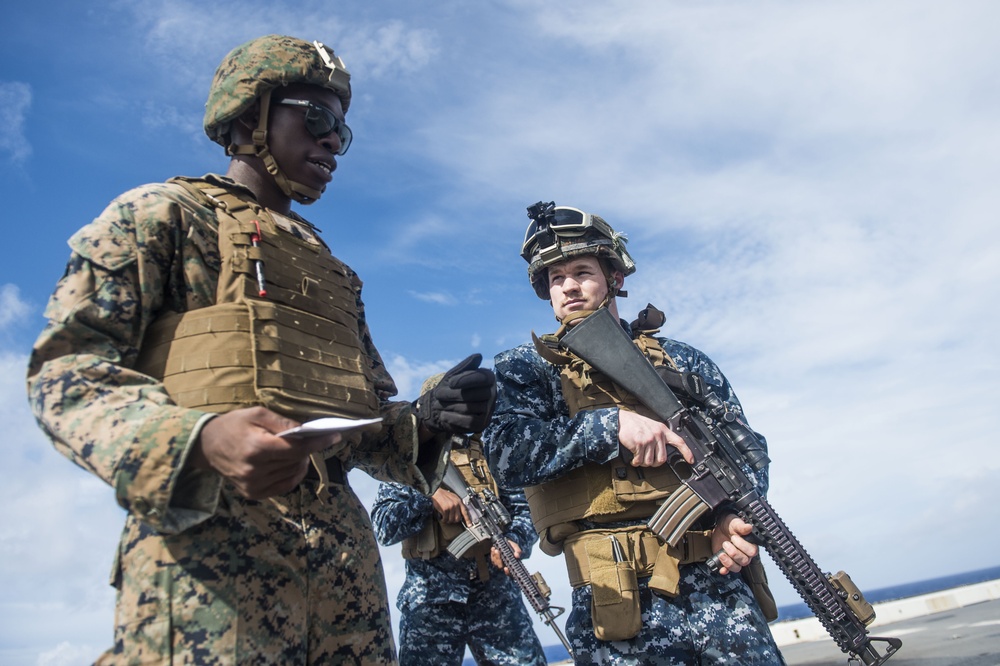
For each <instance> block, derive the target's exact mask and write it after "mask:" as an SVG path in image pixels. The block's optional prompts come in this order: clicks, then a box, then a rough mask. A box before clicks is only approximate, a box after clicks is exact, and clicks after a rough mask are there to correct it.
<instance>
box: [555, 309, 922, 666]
mask: <svg viewBox="0 0 1000 666" xmlns="http://www.w3.org/2000/svg"><path fill="white" fill-rule="evenodd" d="M561 344H562V345H563V346H564V347H565V348H566V349H568V350H570V351H571V352H573V353H574V354H576V355H577V356H579V357H580V358H582V359H583V360H584V361H586V362H587V363H589V364H590V365H591V366H592V367H593V368H595V369H596V370H598V371H600V372H602V373H603V374H605V375H606V376H607V377H609V378H610V379H611V380H612V381H613V382H615V383H616V384H617V385H618V386H620V387H621V388H623V389H625V390H626V391H628V392H629V393H631V394H632V395H633V396H635V397H637V398H638V399H639V400H641V401H642V402H643V404H644V405H646V407H648V408H649V409H651V410H652V411H653V413H654V414H656V416H657V418H659V419H660V420H661V421H663V422H664V423H665V424H667V426H669V427H670V429H671V430H672V431H674V432H675V433H677V434H678V435H680V436H681V437H682V438H683V439H684V441H685V443H686V444H687V445H688V448H690V449H691V452H692V453H693V454H694V464H693V465H689V464H688V463H687V462H685V460H684V458H683V457H682V456H681V454H680V452H679V451H677V450H676V449H675V448H673V447H669V446H668V447H667V451H668V455H667V462H668V463H669V464H670V466H671V468H672V469H673V470H674V472H676V473H677V476H678V477H679V478H680V479H681V480H682V485H681V486H680V488H678V489H677V490H676V491H674V493H673V494H672V495H671V496H670V497H668V498H667V499H666V501H665V502H664V503H663V505H661V506H660V508H659V509H658V510H657V512H656V513H655V514H654V515H653V517H652V518H650V519H649V523H648V525H649V528H650V529H651V530H652V531H653V532H655V533H656V534H658V535H659V536H660V538H661V539H663V540H664V541H665V542H667V543H668V544H670V545H671V546H676V545H677V544H678V543H679V542H680V540H681V538H682V537H683V536H684V533H685V532H686V531H687V530H688V528H689V527H690V526H691V524H692V523H693V522H694V521H695V520H697V519H698V517H699V516H701V515H702V514H703V513H705V512H706V511H709V510H716V509H720V508H721V509H730V510H732V511H733V512H734V513H737V514H738V515H739V516H740V517H741V518H743V520H745V521H746V522H747V523H749V524H750V525H751V526H752V527H753V533H752V534H751V535H750V536H751V537H753V540H754V541H755V542H756V543H758V544H759V545H763V546H764V547H765V548H766V549H767V552H768V553H769V554H770V555H771V558H772V559H773V560H774V562H775V563H776V564H777V565H778V568H779V569H781V572H782V573H783V574H784V575H785V577H786V578H788V580H789V582H791V584H792V585H793V586H794V587H795V589H796V591H797V592H798V593H799V595H800V596H801V597H802V598H803V599H804V600H805V602H806V604H807V605H808V606H809V608H810V609H811V610H812V612H813V613H814V614H815V615H816V617H818V618H819V620H820V622H821V623H822V624H823V627H824V628H825V629H826V630H827V632H829V634H830V635H831V636H832V637H833V640H834V641H836V642H837V645H838V646H839V647H840V649H841V650H842V651H843V652H846V653H849V654H850V655H851V658H850V659H849V661H850V662H853V663H858V662H857V661H856V660H858V659H860V660H861V661H863V662H864V663H865V664H866V665H867V666H873V665H875V664H881V663H883V662H885V661H886V660H887V659H889V657H891V656H892V655H893V654H895V653H896V651H897V650H899V648H900V646H901V645H902V641H900V640H899V639H898V638H878V637H875V636H869V635H868V631H867V629H866V628H865V627H866V626H867V625H868V624H870V623H871V621H872V620H874V619H875V611H874V610H873V609H872V607H871V605H870V604H868V602H867V601H865V599H864V596H863V595H862V594H861V591H860V590H858V588H857V587H856V586H855V585H854V583H853V582H851V579H850V577H849V576H848V575H847V574H846V573H844V572H843V571H841V572H838V573H837V574H836V575H834V576H830V575H827V574H824V573H823V572H822V571H821V570H820V568H819V566H818V565H817V564H816V562H815V561H814V560H813V559H812V558H811V557H810V556H809V554H808V553H807V552H806V550H805V548H803V547H802V544H800V543H799V542H798V540H797V539H796V538H795V536H793V535H792V533H791V531H789V529H788V527H787V526H786V525H785V523H784V522H783V521H782V520H781V518H779V517H778V514H776V513H775V512H774V509H772V508H771V506H770V505H769V504H768V503H767V501H766V500H765V499H764V498H763V497H761V495H760V494H759V493H758V492H757V490H756V488H755V487H754V484H753V481H752V480H751V479H750V478H749V477H748V476H747V475H746V473H745V472H744V465H745V466H746V467H748V468H750V469H756V470H760V469H763V467H764V466H766V465H767V463H768V462H769V461H768V459H767V455H766V453H764V450H763V447H762V446H761V444H760V441H759V439H758V438H757V437H756V435H755V433H753V431H752V430H750V428H749V427H748V426H746V425H745V424H744V423H742V422H741V421H740V420H739V419H737V418H736V415H735V414H733V413H732V412H731V411H729V410H727V409H726V407H725V403H723V402H722V401H721V400H720V399H719V398H718V397H717V396H714V395H712V394H711V393H710V392H707V391H706V392H705V394H704V395H703V396H702V403H703V404H702V405H695V404H692V405H690V406H689V407H685V406H684V405H683V404H682V403H681V402H680V401H679V400H678V399H677V396H676V395H675V394H674V392H673V391H672V390H671V388H670V386H669V385H668V384H667V382H666V381H665V380H664V378H663V377H661V376H660V374H659V373H658V372H657V371H656V369H655V368H654V367H653V365H652V364H651V363H650V362H649V359H647V358H646V356H645V355H644V354H643V353H642V352H641V351H639V349H638V348H637V347H636V346H635V345H634V344H633V343H632V341H631V340H630V339H629V336H628V334H626V333H625V331H624V330H623V329H622V327H621V325H620V324H619V322H618V321H617V320H616V319H615V317H614V315H612V314H611V312H610V311H609V310H607V309H606V308H601V309H600V310H597V311H596V312H595V313H594V314H592V315H590V316H589V317H587V318H586V319H584V320H583V321H582V322H580V323H578V324H576V325H575V326H574V327H573V328H571V329H570V331H569V333H567V334H566V335H565V336H564V337H563V338H562V341H561ZM718 555H719V553H717V554H716V556H715V557H714V558H713V559H714V560H715V562H713V561H712V560H710V561H709V562H708V564H709V566H712V567H713V568H714V569H718V568H719V567H718ZM876 641H880V642H884V643H886V644H887V645H886V648H885V652H884V654H880V653H879V651H878V649H877V648H876V646H875V645H873V643H874V642H876Z"/></svg>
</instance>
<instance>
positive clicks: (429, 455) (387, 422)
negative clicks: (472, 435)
mask: <svg viewBox="0 0 1000 666" xmlns="http://www.w3.org/2000/svg"><path fill="white" fill-rule="evenodd" d="M351 275H352V279H353V281H354V285H355V292H356V294H357V303H358V313H359V317H358V334H359V335H360V336H361V343H362V345H363V347H364V349H365V352H366V353H367V355H368V360H369V363H370V364H371V366H370V367H371V372H372V375H373V376H374V379H375V382H374V383H375V392H376V394H377V395H378V397H379V400H380V401H381V408H380V412H381V416H382V428H381V430H380V431H378V432H376V433H371V434H366V435H365V436H364V437H363V438H362V440H361V442H360V443H359V444H358V445H357V446H355V447H354V448H353V450H352V452H351V461H350V464H351V466H353V467H358V468H360V469H362V470H363V471H364V472H365V473H367V474H368V475H370V476H372V477H373V478H376V479H378V480H380V481H394V482H397V483H403V484H405V485H408V486H412V487H413V488H416V489H417V490H419V491H420V492H422V493H424V494H425V495H430V494H432V493H433V492H434V491H435V490H437V488H438V486H439V485H441V479H443V478H444V470H445V467H446V466H447V465H448V452H449V451H450V450H451V438H450V437H443V436H442V437H435V438H434V439H432V440H430V441H428V442H425V443H423V444H421V443H419V441H418V435H417V417H416V415H415V413H414V410H413V405H411V404H410V403H408V402H404V401H398V400H397V401H393V400H390V398H392V397H393V396H395V395H396V394H397V393H398V390H397V389H396V382H394V381H393V379H392V377H391V376H390V375H389V371H388V369H386V367H385V363H383V362H382V356H381V354H379V352H378V349H376V348H375V343H374V342H373V341H372V335H371V331H370V330H369V329H368V322H367V321H366V320H365V306H364V302H363V301H362V300H361V287H362V283H361V280H360V278H358V276H357V274H355V273H353V272H352V273H351Z"/></svg>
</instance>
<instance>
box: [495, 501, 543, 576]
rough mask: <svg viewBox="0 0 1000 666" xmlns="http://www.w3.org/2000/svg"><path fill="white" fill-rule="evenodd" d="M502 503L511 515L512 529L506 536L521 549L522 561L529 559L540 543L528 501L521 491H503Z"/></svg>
mask: <svg viewBox="0 0 1000 666" xmlns="http://www.w3.org/2000/svg"><path fill="white" fill-rule="evenodd" d="M500 502H501V503H502V504H503V505H504V507H506V509H507V512H508V513H510V527H509V528H507V533H506V534H505V536H506V537H507V538H508V539H510V540H511V541H513V542H514V543H516V544H517V545H518V546H520V547H521V559H522V560H525V559H528V557H530V556H531V548H532V546H534V545H535V542H536V541H538V532H536V531H535V526H534V524H533V523H532V522H531V510H530V509H529V507H528V500H527V498H525V496H524V493H523V492H521V491H517V492H505V491H501V493H500Z"/></svg>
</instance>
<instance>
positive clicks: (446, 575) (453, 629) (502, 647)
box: [371, 449, 546, 666]
mask: <svg viewBox="0 0 1000 666" xmlns="http://www.w3.org/2000/svg"><path fill="white" fill-rule="evenodd" d="M452 451H453V455H454V452H455V449H452ZM440 495H443V496H444V498H443V499H440V498H439V496H440ZM499 498H500V501H501V503H502V504H503V505H504V507H505V508H506V509H507V512H508V513H509V514H510V517H511V524H510V527H509V528H508V531H507V534H506V536H507V539H508V540H509V541H511V542H512V543H514V544H516V545H517V548H519V549H520V554H521V557H522V558H527V557H529V556H530V555H531V546H532V545H533V544H534V543H535V541H536V540H537V539H538V535H537V534H536V533H535V529H534V527H532V525H531V516H530V515H529V512H528V503H527V501H526V500H525V499H524V493H522V492H506V491H503V490H501V492H500V494H499ZM449 500H450V502H451V504H450V506H449V508H451V509H452V511H453V512H454V511H455V509H454V507H457V504H460V503H461V500H460V499H459V498H458V497H457V496H456V495H455V494H454V493H451V492H450V491H449V490H447V489H445V488H439V489H438V490H437V491H436V492H435V494H434V497H433V498H431V497H427V496H426V495H423V494H420V493H417V492H414V490H413V489H412V488H408V487H406V486H402V485H400V484H397V483H383V484H382V485H381V486H380V487H379V490H378V495H377V497H376V499H375V504H374V505H373V507H372V514H371V515H372V523H373V524H374V526H375V537H376V538H377V539H378V542H379V543H381V544H382V545H383V546H389V545H392V544H394V543H399V542H400V541H403V540H404V539H408V538H413V537H415V536H416V535H418V534H420V533H421V532H423V531H424V530H425V528H426V527H428V524H429V523H431V522H432V521H434V520H435V517H434V513H435V511H436V509H435V502H438V501H441V502H448V501H449ZM455 518H456V519H458V520H460V519H461V515H460V514H459V515H458V516H455ZM438 520H441V518H440V517H439V518H438ZM481 566H483V563H477V561H476V559H471V558H461V559H459V558H456V557H453V556H452V555H451V554H450V553H448V552H443V553H441V554H439V555H437V556H434V557H430V558H429V559H423V558H421V557H411V558H407V559H406V581H405V582H404V583H403V587H402V588H401V589H400V590H399V598H398V600H397V602H396V606H397V607H398V608H399V610H400V612H401V615H400V624H399V643H400V646H399V663H400V664H401V666H425V665H426V666H446V665H447V664H455V665H460V664H461V663H462V657H463V655H464V654H465V646H466V645H468V646H469V649H470V650H471V651H472V654H473V656H474V657H475V659H476V661H477V663H480V664H509V665H510V666H537V665H543V664H545V663H546V661H545V654H544V651H543V650H542V646H541V644H540V643H539V641H538V637H537V635H536V634H535V631H534V628H533V627H532V623H531V618H530V617H529V615H528V612H527V608H526V607H525V605H524V601H523V598H522V595H521V590H520V588H518V586H517V584H516V583H515V582H514V581H513V580H512V579H511V578H510V577H508V576H506V575H504V573H503V572H502V571H501V570H500V569H498V568H496V567H495V566H493V565H492V564H486V565H485V566H487V567H489V569H488V570H487V571H486V572H485V578H486V579H485V580H483V578H484V574H483V573H481V572H480V567H481Z"/></svg>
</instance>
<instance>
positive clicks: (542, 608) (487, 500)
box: [443, 462, 573, 658]
mask: <svg viewBox="0 0 1000 666" xmlns="http://www.w3.org/2000/svg"><path fill="white" fill-rule="evenodd" d="M443 483H444V485H445V486H447V487H448V489H449V490H451V491H452V492H453V493H455V494H456V495H458V496H459V498H461V500H462V503H463V504H465V508H466V509H467V510H468V512H469V518H470V519H471V520H472V525H466V526H465V531H464V532H462V534H460V535H459V536H458V538H456V539H455V540H453V541H452V542H451V545H449V546H448V552H449V553H451V554H452V555H453V556H455V557H462V556H463V555H464V554H465V552H466V551H467V550H468V549H469V548H471V547H472V546H474V545H476V544H477V543H482V542H484V541H486V540H489V541H491V542H492V543H493V547H494V548H496V549H497V550H498V551H499V552H500V559H501V560H502V561H503V564H504V566H505V567H507V569H508V570H509V571H510V577H511V578H513V579H514V582H515V583H517V586H518V587H519V588H521V592H523V593H524V596H525V597H526V598H527V599H528V603H530V604H531V607H532V608H533V609H534V610H535V612H536V613H538V615H539V617H541V618H542V620H543V621H544V622H545V624H547V625H548V626H550V627H552V631H554V632H556V635H557V636H558V637H559V640H560V641H561V642H562V644H563V647H565V648H566V652H568V653H569V656H570V657H571V658H572V656H573V650H572V649H571V648H570V646H569V641H568V640H566V636H565V635H564V634H563V632H562V630H561V629H560V628H559V625H557V624H556V618H557V617H559V616H560V615H562V614H563V612H564V610H565V609H563V608H559V607H558V606H552V605H550V604H549V597H550V596H551V594H552V591H551V590H550V589H549V586H548V585H547V584H546V583H545V579H543V578H542V574H541V573H535V574H534V575H532V574H529V573H528V570H527V568H525V566H524V563H523V562H521V560H519V559H517V557H516V556H515V555H514V549H513V548H511V547H510V542H508V541H507V537H505V536H504V530H506V529H507V527H508V526H509V525H510V514H509V513H508V512H507V509H506V508H504V506H503V504H501V503H500V499H499V498H498V497H497V496H496V495H495V494H494V493H493V492H492V491H491V490H490V489H489V488H486V489H484V490H483V491H482V493H477V492H475V491H474V490H472V489H471V488H469V486H468V485H467V484H466V483H465V479H463V478H462V474H461V473H460V472H459V471H458V469H457V468H456V467H455V465H453V464H452V463H451V462H449V463H448V469H447V470H446V471H445V474H444V482H443ZM553 611H556V612H553Z"/></svg>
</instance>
